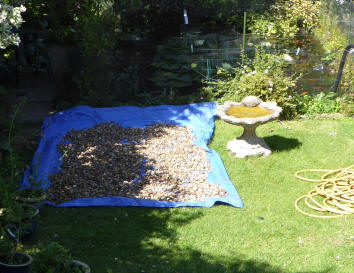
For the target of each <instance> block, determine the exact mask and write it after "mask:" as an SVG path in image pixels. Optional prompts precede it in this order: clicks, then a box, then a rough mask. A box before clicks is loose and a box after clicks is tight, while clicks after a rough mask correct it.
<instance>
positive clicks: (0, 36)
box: [0, 4, 26, 49]
mask: <svg viewBox="0 0 354 273" xmlns="http://www.w3.org/2000/svg"><path fill="white" fill-rule="evenodd" d="M25 11H26V8H25V7H24V6H23V5H21V6H19V7H13V6H12V5H8V4H0V49H6V48H7V47H9V46H11V45H16V46H18V45H19V44H20V41H21V40H20V37H19V36H18V34H17V33H16V29H17V28H19V27H20V26H21V24H22V23H23V19H22V16H21V13H22V12H25Z"/></svg>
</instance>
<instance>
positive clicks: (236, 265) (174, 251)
mask: <svg viewBox="0 0 354 273" xmlns="http://www.w3.org/2000/svg"><path fill="white" fill-rule="evenodd" d="M205 213H206V210H205V209H185V208H181V209H149V208H109V207H105V208H92V207H89V208H63V209H62V208H60V209H58V208H52V207H48V208H47V207H46V208H44V209H43V211H42V213H41V220H40V223H39V228H38V230H37V232H36V233H35V235H34V238H32V239H31V241H30V242H29V245H32V246H35V245H36V244H37V243H38V242H50V241H54V240H55V241H59V242H60V243H61V244H62V245H64V246H65V247H67V248H69V249H70V250H71V253H72V255H73V257H74V258H76V259H79V260H82V261H85V262H86V263H88V264H89V265H90V267H91V270H92V272H97V273H120V272H122V273H123V272H124V273H130V272H132V273H133V272H137V273H142V272H145V273H161V272H163V273H177V272H179V273H194V272H195V273H198V272H203V273H227V272H229V273H237V272H249V273H261V272H262V273H263V272H270V273H280V272H284V270H283V269H282V268H280V267H275V266H272V265H270V264H268V263H266V262H263V261H257V260H254V259H249V258H247V257H245V256H243V255H242V254H240V253H239V252H238V251H237V250H236V251H235V249H233V250H232V249H230V253H229V255H227V257H224V256H222V255H220V253H218V252H217V251H215V253H213V254H210V250H209V253H206V252H201V251H200V250H197V249H195V248H194V247H191V245H193V242H188V241H186V240H185V238H181V236H182V237H183V235H182V234H181V233H180V232H179V230H178V229H179V228H180V227H182V226H184V225H188V224H190V223H191V222H192V221H200V220H201V218H202V217H204V215H205ZM190 232H193V236H190V235H189V236H188V238H191V239H193V240H194V241H195V242H197V244H198V247H199V246H202V245H203V246H206V245H205V244H207V245H209V238H208V234H203V233H202V232H201V230H190ZM217 232H218V231H217V230H215V233H217ZM199 242H200V245H199ZM184 244H188V246H184ZM195 244H196V243H194V245H195ZM225 247H227V246H225ZM238 248H239V249H242V245H240V246H239V247H238ZM238 248H236V249H238ZM240 252H241V251H240ZM306 272H308V271H306ZM326 272H330V270H326V271H318V272H313V273H326ZM297 273H302V272H297ZM303 273H304V272H303Z"/></svg>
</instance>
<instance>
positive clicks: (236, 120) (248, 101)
mask: <svg viewBox="0 0 354 273" xmlns="http://www.w3.org/2000/svg"><path fill="white" fill-rule="evenodd" d="M281 111H282V108H280V107H279V106H277V103H276V102H263V101H262V100H261V99H259V98H257V97H255V96H248V97H245V98H244V99H243V100H242V101H241V102H232V101H227V102H225V104H224V105H219V106H218V108H217V110H216V115H217V116H219V117H220V118H221V119H222V120H224V121H225V122H228V123H231V124H235V125H239V126H242V127H243V134H242V136H240V137H238V138H236V139H233V140H231V141H230V142H228V143H227V148H228V149H229V150H230V151H231V152H232V153H233V154H234V155H235V156H236V157H240V158H244V157H246V156H257V155H263V156H268V155H270V154H271V153H272V151H271V149H270V148H269V147H268V145H267V144H266V143H265V141H264V140H263V138H260V137H258V136H257V135H256V128H257V127H258V126H259V125H261V124H264V123H267V122H269V121H271V120H274V119H277V118H278V117H279V114H280V113H281Z"/></svg>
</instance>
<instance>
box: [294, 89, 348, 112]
mask: <svg viewBox="0 0 354 273" xmlns="http://www.w3.org/2000/svg"><path fill="white" fill-rule="evenodd" d="M297 99H298V106H297V111H298V112H299V114H306V115H314V114H324V113H339V112H347V113H345V114H347V115H352V114H353V107H351V109H350V108H349V107H348V105H350V104H351V105H353V103H354V101H353V99H352V98H350V97H349V96H343V97H340V96H339V95H338V94H336V93H333V92H329V93H327V94H325V93H323V92H321V93H319V94H317V95H315V96H308V95H306V96H304V97H298V98H297Z"/></svg>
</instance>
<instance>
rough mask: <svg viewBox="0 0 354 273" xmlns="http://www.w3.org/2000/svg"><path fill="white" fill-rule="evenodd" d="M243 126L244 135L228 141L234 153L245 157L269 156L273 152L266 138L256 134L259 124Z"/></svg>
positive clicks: (229, 147)
mask: <svg viewBox="0 0 354 273" xmlns="http://www.w3.org/2000/svg"><path fill="white" fill-rule="evenodd" d="M243 128H244V131H243V134H242V136H240V137H238V138H236V139H233V140H231V141H229V142H228V143H227V146H226V147H227V149H229V150H230V151H231V152H232V154H233V155H235V156H236V157H239V158H244V157H247V156H262V155H263V156H268V155H270V154H271V153H272V151H271V149H270V148H269V147H268V145H267V144H266V143H265V141H264V139H263V138H260V137H258V136H257V135H256V128H257V126H247V127H243Z"/></svg>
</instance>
